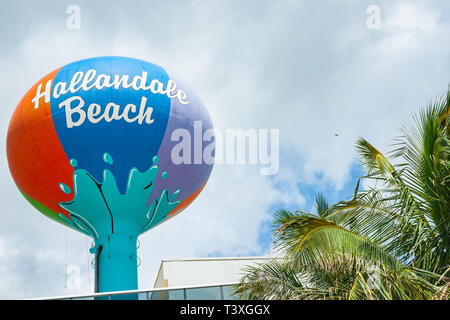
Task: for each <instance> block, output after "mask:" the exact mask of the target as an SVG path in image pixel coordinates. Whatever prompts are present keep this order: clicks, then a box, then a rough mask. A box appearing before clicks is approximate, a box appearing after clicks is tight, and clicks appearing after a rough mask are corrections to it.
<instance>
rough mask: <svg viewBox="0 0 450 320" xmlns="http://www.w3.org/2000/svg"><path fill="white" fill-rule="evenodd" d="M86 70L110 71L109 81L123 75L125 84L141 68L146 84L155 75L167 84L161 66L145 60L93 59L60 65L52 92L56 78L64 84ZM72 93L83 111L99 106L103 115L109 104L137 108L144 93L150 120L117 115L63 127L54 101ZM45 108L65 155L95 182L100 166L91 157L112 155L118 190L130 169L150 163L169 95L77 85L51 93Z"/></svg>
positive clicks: (63, 117)
mask: <svg viewBox="0 0 450 320" xmlns="http://www.w3.org/2000/svg"><path fill="white" fill-rule="evenodd" d="M90 69H95V70H96V74H97V76H98V75H99V74H105V75H110V76H111V81H112V79H113V77H114V75H120V76H122V75H128V76H129V82H131V80H132V79H133V77H134V76H140V75H142V72H143V71H145V72H147V74H148V77H147V82H146V85H150V82H151V80H152V79H157V80H158V81H160V82H161V83H163V84H167V81H168V80H169V76H168V75H167V73H166V72H165V70H164V69H163V68H161V67H159V66H156V65H154V64H151V63H149V62H145V61H141V60H136V59H131V58H124V57H99V58H91V59H86V60H82V61H79V62H74V63H71V64H68V65H66V66H64V67H62V68H61V69H60V71H59V72H58V73H57V75H56V76H55V80H54V83H53V87H52V90H53V91H52V94H53V93H54V92H55V90H56V91H57V92H58V89H57V88H55V87H56V84H58V82H65V83H67V86H69V84H70V81H71V80H72V78H73V76H74V74H75V73H76V72H78V71H82V72H84V74H86V72H87V71H89V70H90ZM74 96H79V97H81V98H82V99H83V102H84V107H83V108H82V109H83V110H84V111H85V112H86V113H87V109H88V107H89V105H90V104H92V103H95V104H98V105H100V107H101V111H100V114H103V112H104V111H105V108H106V105H107V104H108V103H110V102H113V103H115V104H117V105H119V106H120V112H122V111H123V110H124V108H125V106H126V105H127V104H133V105H135V106H136V108H137V111H138V110H139V107H140V105H141V101H142V97H145V98H146V99H147V103H146V106H151V107H153V109H154V110H153V113H152V118H153V119H154V122H153V123H151V124H146V123H142V124H139V123H138V122H137V121H135V122H131V123H129V122H125V120H124V119H121V120H113V121H110V122H107V121H105V120H101V121H99V122H98V123H92V122H90V121H89V120H88V119H87V118H86V119H85V120H84V122H83V124H82V125H80V126H74V127H71V128H68V127H67V122H66V115H65V108H64V107H61V108H60V103H62V102H63V101H65V100H66V99H68V98H71V97H74ZM77 105H78V101H73V102H72V106H73V107H76V106H77ZM51 112H52V117H53V122H54V124H55V129H56V133H57V135H58V138H59V140H60V141H61V145H62V147H63V149H64V151H65V153H66V155H67V157H68V159H72V158H73V159H76V160H77V161H78V167H80V168H84V169H86V170H88V171H89V173H90V174H91V175H92V176H93V177H94V178H95V179H96V180H97V181H100V180H101V178H102V172H103V166H102V164H101V163H99V162H98V161H96V160H97V159H101V157H102V156H103V155H104V153H105V152H108V153H109V154H110V155H111V156H112V158H114V166H112V168H111V171H112V173H113V174H114V176H115V177H116V180H117V186H118V188H119V191H120V192H121V193H124V192H125V188H126V183H127V179H128V173H129V171H130V169H131V168H133V167H136V168H137V169H138V170H140V171H145V170H147V169H148V168H149V166H150V165H151V161H152V160H151V159H152V158H153V157H154V156H155V155H156V154H157V153H158V150H159V147H160V145H161V142H162V139H163V137H164V133H165V131H166V127H167V122H168V119H169V114H170V98H169V97H168V96H167V95H164V94H155V93H152V92H151V91H150V90H145V91H144V90H134V89H133V88H132V87H130V88H123V87H120V89H118V90H117V89H115V88H113V87H111V88H103V89H100V90H99V89H97V88H95V87H93V88H91V89H89V90H87V91H84V90H82V89H80V90H78V91H76V92H74V93H71V92H68V93H66V94H62V95H61V96H59V97H58V98H54V97H53V96H52V100H51ZM136 113H137V112H136ZM131 116H135V113H130V117H131ZM78 119H79V116H78V115H77V114H75V113H74V115H73V120H74V121H77V120H78ZM124 124H126V125H124ZM94 159H95V161H94Z"/></svg>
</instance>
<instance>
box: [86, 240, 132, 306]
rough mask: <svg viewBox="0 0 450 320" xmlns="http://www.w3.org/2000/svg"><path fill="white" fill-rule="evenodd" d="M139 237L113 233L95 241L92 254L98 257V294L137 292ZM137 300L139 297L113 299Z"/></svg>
mask: <svg viewBox="0 0 450 320" xmlns="http://www.w3.org/2000/svg"><path fill="white" fill-rule="evenodd" d="M136 241H137V237H135V236H133V235H130V234H125V233H112V234H107V235H104V236H101V237H99V238H98V239H96V240H95V247H94V248H92V249H91V252H92V253H94V254H95V255H96V258H95V270H96V275H95V276H96V280H95V282H96V288H95V291H96V292H110V291H123V290H136V289H137V288H138V274H137V249H136ZM114 298H115V299H137V295H120V296H112V299H114Z"/></svg>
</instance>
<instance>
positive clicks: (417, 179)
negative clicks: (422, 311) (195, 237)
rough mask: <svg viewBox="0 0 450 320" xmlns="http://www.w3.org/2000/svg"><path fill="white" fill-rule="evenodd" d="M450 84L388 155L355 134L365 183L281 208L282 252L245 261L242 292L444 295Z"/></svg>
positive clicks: (277, 227) (448, 259) (278, 234)
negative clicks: (303, 206) (332, 197)
mask: <svg viewBox="0 0 450 320" xmlns="http://www.w3.org/2000/svg"><path fill="white" fill-rule="evenodd" d="M449 116H450V90H447V93H446V95H445V96H444V97H443V98H442V99H440V100H438V101H437V102H436V103H433V104H431V105H430V106H428V108H426V109H425V110H422V111H420V112H419V113H418V114H417V115H414V117H413V121H412V122H411V123H410V124H409V125H407V126H404V127H402V128H401V136H399V137H397V138H396V139H395V143H394V144H393V145H392V150H391V151H390V152H389V153H387V156H385V155H384V154H382V153H381V152H380V151H379V150H378V149H376V148H375V147H374V146H372V145H371V144H370V143H369V142H368V141H366V140H365V139H363V138H360V139H358V140H357V142H356V148H357V152H358V154H359V156H360V158H361V161H362V163H363V165H364V166H365V168H366V169H367V174H366V175H365V176H364V177H363V178H364V179H365V181H366V182H368V184H369V185H370V187H367V188H366V189H365V190H361V191H360V190H359V184H360V183H359V181H358V183H357V186H356V188H355V192H354V195H353V197H352V198H351V199H350V200H349V201H341V202H338V203H336V204H334V205H329V204H328V203H327V202H326V200H325V198H324V197H323V196H322V195H316V212H315V213H308V212H303V211H297V212H290V211H288V210H280V211H278V212H277V213H276V215H275V219H274V223H273V226H274V245H275V248H276V249H277V250H278V251H279V252H280V253H281V254H282V256H283V258H282V259H274V260H272V261H270V262H268V263H265V264H261V265H258V266H255V267H248V268H247V269H246V274H245V276H244V277H243V278H242V279H241V282H240V283H239V284H238V285H237V286H236V293H237V294H238V295H239V296H240V297H241V298H243V299H448V298H449V297H450V290H449V291H447V288H448V286H449V283H450V282H449V277H448V274H449V273H450V272H449V271H450V270H449V264H450V256H449V255H450V123H449V121H450V120H449Z"/></svg>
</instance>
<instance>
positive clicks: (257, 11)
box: [0, 0, 450, 299]
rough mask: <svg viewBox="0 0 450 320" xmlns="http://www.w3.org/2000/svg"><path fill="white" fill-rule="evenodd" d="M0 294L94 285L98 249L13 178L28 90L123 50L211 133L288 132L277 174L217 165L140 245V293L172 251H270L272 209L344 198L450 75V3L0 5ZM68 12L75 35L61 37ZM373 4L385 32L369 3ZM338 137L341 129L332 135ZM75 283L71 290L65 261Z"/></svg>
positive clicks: (179, 254)
mask: <svg viewBox="0 0 450 320" xmlns="http://www.w3.org/2000/svg"><path fill="white" fill-rule="evenodd" d="M0 4H1V8H0V29H1V33H0V40H1V41H0V43H1V44H0V70H1V77H0V99H1V102H2V103H1V109H0V112H1V114H0V115H1V116H0V129H1V135H2V136H1V143H2V146H1V148H2V150H3V151H2V152H1V153H0V177H1V181H2V182H1V184H0V298H4V299H5V298H28V297H42V296H54V295H64V294H75V293H87V292H92V290H93V283H94V276H93V270H92V268H91V267H90V261H91V260H92V259H93V256H91V255H89V254H88V253H87V250H88V248H89V246H90V244H91V240H90V239H88V238H87V237H85V236H84V235H82V234H78V233H77V232H75V231H72V230H68V229H66V228H64V227H63V226H62V225H59V224H57V223H54V222H52V221H50V220H48V219H47V218H45V217H44V216H43V215H42V214H40V213H38V212H37V211H36V210H35V209H34V208H33V207H32V206H31V205H30V204H28V202H27V201H26V200H25V199H24V198H23V197H22V196H21V195H20V193H19V191H18V189H17V188H16V186H15V184H14V181H13V180H12V178H11V175H10V173H9V169H8V164H7V159H6V151H5V141H6V134H7V128H8V123H9V119H10V117H11V115H12V113H13V110H14V108H15V107H16V105H17V104H18V102H19V101H20V99H21V97H22V96H23V95H24V94H25V93H26V92H27V91H28V89H29V88H30V87H31V86H32V85H33V84H34V83H36V82H37V81H38V80H39V79H40V78H41V77H43V76H44V75H46V74H48V73H49V72H50V71H52V70H54V69H56V68H58V67H61V66H63V65H65V64H67V63H69V62H72V61H74V60H79V59H83V58H89V57H93V56H105V55H120V56H129V57H135V58H140V59H144V60H147V61H150V62H153V63H156V64H159V65H161V66H163V67H165V68H167V69H168V70H171V71H173V72H174V73H176V74H177V75H178V77H179V78H181V79H183V80H184V81H185V82H186V83H188V84H189V85H190V87H192V88H193V89H194V90H195V91H196V93H197V94H198V95H199V96H200V97H201V99H202V100H203V102H204V103H205V105H206V107H207V108H208V110H209V112H210V115H211V118H212V120H213V122H214V125H215V126H216V127H217V128H222V129H225V128H242V129H248V128H255V129H271V128H274V129H279V130H280V170H279V172H278V173H277V174H276V175H273V176H262V175H260V172H259V167H258V166H249V165H245V166H243V165H217V166H216V167H215V168H214V169H213V172H212V175H211V178H210V180H209V182H208V184H207V186H206V188H205V189H204V191H203V192H202V193H201V195H200V196H199V197H198V198H197V200H196V201H195V202H194V203H193V204H192V205H191V206H190V207H189V208H188V209H186V210H185V211H184V212H183V213H182V214H180V215H178V216H177V217H176V218H175V219H172V220H170V221H169V222H166V223H164V224H162V225H160V226H158V227H157V228H155V229H153V230H151V231H149V232H147V233H146V234H144V235H143V236H141V237H140V241H141V247H140V248H139V250H138V255H139V256H140V258H141V261H142V262H141V266H140V267H139V287H140V288H150V287H152V286H153V283H154V280H155V276H156V273H157V271H158V267H159V264H160V262H161V259H163V258H188V257H207V256H253V255H265V254H267V253H268V250H270V230H269V228H270V221H271V217H272V214H273V213H274V211H275V210H276V209H279V208H291V209H296V208H301V209H305V210H309V209H311V207H312V206H313V194H314V192H315V191H321V192H324V193H325V194H326V195H327V196H328V197H329V198H330V199H331V200H332V201H336V200H340V198H341V197H346V196H348V195H350V192H351V190H352V188H353V187H354V182H355V179H357V176H358V175H361V174H362V173H363V172H362V171H361V167H360V165H359V163H358V160H357V157H356V153H355V148H354V142H355V140H356V139H357V138H358V137H359V136H363V137H365V138H366V139H368V140H369V141H371V142H372V143H373V144H375V145H376V146H378V147H379V148H380V149H381V150H385V148H386V147H387V146H388V145H389V143H390V139H391V138H392V137H394V136H395V135H397V134H398V131H397V128H398V127H399V126H400V125H401V124H403V123H405V121H407V120H408V119H409V118H410V116H411V114H412V113H413V112H416V111H418V110H419V108H421V107H423V106H425V105H426V104H427V103H428V102H429V101H430V100H432V99H435V98H438V97H440V96H441V95H442V94H443V93H444V91H445V90H446V88H447V86H448V84H449V82H450V2H449V1H448V0H442V1H438V0H436V1H431V0H423V1H420V0H414V1H392V0H389V1H378V0H371V1H344V0H342V1H332V0H330V1H324V0H322V1H312V0H310V1H301V0H291V1H281V0H278V1H275V0H273V1H261V0H256V1H248V0H247V1H242V0H241V1H224V0H222V1H209V0H208V1H207V0H197V1H187V0H179V1H162V0H160V1H148V0H146V1H131V0H128V1H41V0H40V1H10V0H9V1H5V0H0ZM69 5H78V6H79V7H80V9H81V25H80V29H75V30H70V29H68V28H67V19H68V18H69V14H67V13H66V9H67V7H68V6H69ZM370 5H376V6H377V7H378V8H379V9H380V18H381V25H380V29H373V28H368V26H367V21H368V19H369V18H370V14H368V13H367V8H368V7H369V6H370ZM335 133H337V134H338V135H337V136H336V135H335ZM69 266H76V268H78V270H80V277H81V285H80V287H76V286H75V287H73V286H71V287H69V288H65V287H64V286H65V278H66V277H65V268H66V267H69Z"/></svg>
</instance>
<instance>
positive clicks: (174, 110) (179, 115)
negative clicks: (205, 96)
mask: <svg viewBox="0 0 450 320" xmlns="http://www.w3.org/2000/svg"><path fill="white" fill-rule="evenodd" d="M169 77H170V78H171V79H172V80H174V81H175V84H176V86H177V88H181V89H183V91H184V92H185V93H186V95H187V100H188V101H190V103H189V104H181V103H180V102H179V100H178V99H176V98H172V99H171V102H170V115H169V121H168V123H167V128H166V132H165V135H164V138H163V140H162V143H161V146H160V148H159V151H158V156H159V157H160V159H161V160H160V163H159V166H160V173H162V172H163V171H167V172H168V176H167V178H165V179H162V178H161V176H160V175H158V177H157V178H156V179H155V187H154V189H153V192H152V193H151V195H150V197H149V200H148V203H147V205H151V203H152V201H153V199H154V198H155V197H158V196H159V195H160V194H161V192H162V191H163V190H164V189H168V190H169V193H170V194H172V193H173V192H174V191H175V190H177V189H180V190H181V191H180V194H179V195H178V196H177V197H176V198H175V200H180V201H183V200H185V199H186V198H188V197H189V196H190V195H192V194H193V193H194V192H196V191H197V190H198V189H200V188H201V187H202V186H203V184H204V183H205V182H206V181H207V179H208V177H209V175H210V173H211V170H212V168H213V165H212V164H206V163H205V161H204V159H203V157H202V159H201V162H202V163H201V164H194V152H195V149H196V148H199V146H200V144H199V143H201V142H202V136H203V134H204V132H205V131H206V130H208V129H212V128H213V124H212V121H211V118H210V116H209V114H208V111H207V110H206V108H205V106H204V104H203V103H202V101H201V100H200V98H199V97H198V96H197V95H196V94H195V93H194V92H193V91H192V90H191V89H190V88H189V87H188V86H187V85H185V84H184V83H183V82H182V81H181V80H179V79H177V78H176V77H172V76H171V75H170V74H169ZM194 121H201V127H197V128H195V129H194ZM179 128H182V129H185V130H187V131H188V132H189V133H190V136H191V163H190V164H186V163H182V164H178V165H177V164H174V163H173V161H172V159H171V153H172V149H173V148H174V146H176V145H177V144H179V143H180V141H171V136H172V132H173V131H174V130H176V129H179ZM200 128H201V131H200ZM194 131H196V133H197V135H196V136H195V135H194ZM195 137H197V141H195V140H196V138H195ZM180 140H181V139H180ZM195 142H197V147H196V143H195ZM210 143H211V141H206V142H203V143H202V145H201V146H200V148H201V150H202V152H201V154H202V155H203V150H204V149H205V148H206V147H207V146H208V145H209V144H210ZM163 155H166V156H163Z"/></svg>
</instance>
